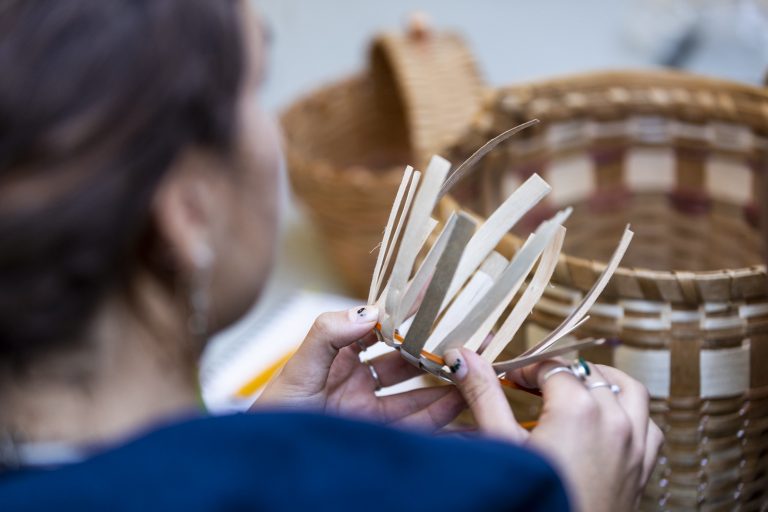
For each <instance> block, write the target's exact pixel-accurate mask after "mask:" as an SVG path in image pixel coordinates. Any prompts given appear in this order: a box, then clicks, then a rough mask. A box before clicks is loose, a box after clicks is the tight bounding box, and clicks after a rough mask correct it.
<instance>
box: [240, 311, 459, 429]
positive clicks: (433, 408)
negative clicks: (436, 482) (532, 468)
mask: <svg viewBox="0 0 768 512" xmlns="http://www.w3.org/2000/svg"><path fill="white" fill-rule="evenodd" d="M378 315H379V313H378V309H377V308H376V307H375V306H366V307H360V308H353V309H351V310H349V311H339V312H334V313H324V314H322V315H320V316H319V317H318V318H317V320H315V323H314V325H313V326H312V328H311V329H310V331H309V334H307V337H306V338H305V340H304V342H303V343H302V345H301V347H299V349H298V351H297V352H296V354H295V355H294V356H293V357H292V358H291V359H290V360H289V361H288V362H287V363H286V365H285V367H284V368H283V370H282V372H281V373H280V374H279V375H278V376H277V377H275V379H273V380H272V382H271V383H270V384H269V385H268V386H267V388H266V389H265V390H264V392H263V393H262V395H261V396H260V397H259V399H258V401H257V402H256V404H255V405H254V408H255V409H258V408H263V407H270V406H272V407H274V406H277V407H289V408H297V409H309V410H320V411H323V412H329V413H335V414H340V415H344V416H355V417H360V418H364V419H369V420H373V421H379V422H383V423H391V424H400V425H406V426H414V427H418V428H425V429H430V430H436V429H439V428H441V427H443V426H445V425H447V424H448V423H449V422H450V421H451V420H453V419H454V418H455V417H456V416H457V415H458V414H459V413H460V412H461V411H462V410H463V409H464V407H465V402H464V399H463V398H462V397H461V394H460V393H459V392H458V390H457V389H456V387H455V386H438V387H427V388H421V389H415V390H412V391H407V392H404V393H399V394H394V395H389V396H384V397H378V396H376V393H375V391H376V390H377V387H378V385H379V384H381V386H384V387H386V386H392V385H394V384H398V383H400V382H403V381H406V380H408V379H410V378H411V377H415V376H417V375H421V374H423V372H422V371H421V370H420V369H418V368H416V367H415V366H413V365H411V364H409V363H408V362H406V361H405V360H404V359H403V358H402V357H401V356H400V354H399V353H397V352H390V353H387V354H384V355H382V356H379V357H376V358H375V359H372V360H371V361H369V364H371V365H373V368H374V370H375V372H372V371H371V370H370V369H369V368H368V366H367V365H366V364H365V363H362V362H361V361H360V352H361V350H362V349H363V347H368V346H370V345H373V344H374V343H376V336H375V335H374V333H373V328H374V326H375V325H376V322H377V321H378ZM374 373H375V374H376V375H378V377H379V381H380V382H376V380H375V377H374Z"/></svg>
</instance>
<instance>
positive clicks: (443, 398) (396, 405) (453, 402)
mask: <svg viewBox="0 0 768 512" xmlns="http://www.w3.org/2000/svg"><path fill="white" fill-rule="evenodd" d="M381 400H382V403H383V404H384V407H385V409H384V410H385V419H386V421H388V422H392V423H393V424H395V425H400V426H408V427H416V428H422V429H427V430H437V429H439V428H442V427H444V426H445V425H447V424H448V423H450V422H451V421H453V420H454V419H455V418H456V416H458V415H459V413H460V412H461V411H463V410H464V409H465V408H466V403H465V402H464V398H462V396H461V393H459V392H458V390H457V389H456V388H455V387H454V386H437V387H429V388H421V389H414V390H412V391H407V392H405V393H399V394H397V395H390V396H387V397H384V398H382V399H381Z"/></svg>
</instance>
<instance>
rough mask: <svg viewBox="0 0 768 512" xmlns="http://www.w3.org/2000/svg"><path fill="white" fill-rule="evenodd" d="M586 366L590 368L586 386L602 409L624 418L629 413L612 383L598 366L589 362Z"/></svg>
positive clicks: (643, 437)
mask: <svg viewBox="0 0 768 512" xmlns="http://www.w3.org/2000/svg"><path fill="white" fill-rule="evenodd" d="M584 364H586V365H587V367H588V368H589V375H588V376H587V378H586V380H585V382H584V385H585V386H587V390H588V391H589V392H590V393H592V396H593V397H594V398H595V400H597V403H598V404H600V407H601V409H603V410H604V411H606V413H608V414H621V415H622V416H626V415H627V413H626V412H625V411H624V408H623V407H622V406H621V404H619V401H618V399H617V398H616V395H615V394H614V393H613V391H612V390H611V387H610V385H611V384H612V382H611V381H610V380H608V378H607V377H606V376H605V374H604V373H603V372H602V371H600V368H599V367H598V366H597V365H595V364H589V363H587V362H584ZM597 384H607V386H605V385H601V386H595V385H597ZM591 386H595V387H591ZM639 439H645V432H643V436H642V437H640V438H639Z"/></svg>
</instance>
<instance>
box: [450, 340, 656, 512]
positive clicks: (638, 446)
mask: <svg viewBox="0 0 768 512" xmlns="http://www.w3.org/2000/svg"><path fill="white" fill-rule="evenodd" d="M445 359H446V363H448V364H449V366H451V367H452V368H453V369H456V371H455V372H454V375H455V377H456V383H457V386H458V387H459V389H460V390H461V392H462V394H463V395H464V398H465V400H466V401H467V403H468V404H469V407H470V409H471V410H472V413H473V414H474V416H475V420H476V421H477V424H478V426H479V428H480V430H481V431H483V432H485V433H486V434H487V435H490V436H492V437H495V438H498V439H504V440H508V441H512V442H515V443H526V444H528V445H530V446H532V447H533V448H534V449H537V450H538V451H539V452H541V453H543V454H544V455H545V456H548V457H549V459H550V460H551V461H552V462H553V463H554V465H555V466H556V467H557V468H558V469H559V473H560V474H561V476H562V478H563V479H564V482H565V484H566V488H567V489H568V493H569V495H570V496H571V500H572V503H573V505H574V506H575V508H576V509H577V510H581V511H590V512H591V511H615V510H633V509H634V508H635V506H636V504H637V502H638V499H639V498H640V495H641V493H642V489H643V487H644V486H645V483H646V482H647V481H648V478H649V476H650V474H651V470H652V469H653V466H654V464H655V462H656V455H657V453H658V450H659V447H660V446H661V443H662V441H663V435H662V433H661V430H660V429H659V427H658V426H656V424H655V423H654V422H653V421H652V420H651V419H650V418H649V416H648V392H647V390H646V389H645V387H644V386H643V385H642V384H640V383H639V382H637V381H636V380H634V379H632V378H631V377H629V376H628V375H626V374H625V373H623V372H621V371H619V370H616V369H615V368H611V367H608V366H602V365H594V364H590V369H591V370H592V374H591V375H590V376H589V377H588V379H587V382H586V383H583V382H581V381H580V380H579V379H578V378H576V377H575V376H574V375H573V374H571V373H569V372H559V373H555V374H551V376H550V377H549V378H547V379H546V381H545V379H544V376H545V375H546V374H547V372H548V371H549V370H551V369H552V368H554V367H557V366H564V365H565V363H562V362H559V361H547V362H545V363H542V364H538V365H533V366H530V367H527V368H524V369H522V370H521V371H518V372H515V373H514V374H509V375H507V378H510V379H512V380H514V381H515V382H517V384H519V385H521V386H524V387H527V388H539V389H541V391H542V396H543V399H544V405H543V409H542V413H541V416H540V418H539V422H538V425H537V427H536V428H534V429H533V430H532V431H531V432H528V431H527V430H525V429H523V428H522V427H521V426H520V425H519V424H518V423H517V421H516V420H515V417H514V415H513V413H512V411H511V409H510V408H509V405H508V402H507V400H506V398H505V396H504V392H503V390H502V389H501V385H500V383H499V380H498V378H497V377H496V374H495V372H494V371H493V369H492V367H491V366H490V365H489V364H488V363H487V362H486V361H485V360H484V359H482V358H481V357H479V356H478V355H477V354H475V353H474V352H472V351H470V350H466V349H458V350H455V351H448V352H447V353H446V354H445ZM457 361H458V364H457ZM595 382H607V383H610V384H616V385H618V386H619V387H620V389H621V391H620V392H619V393H618V394H617V395H615V394H614V393H613V392H612V391H611V389H610V388H609V387H604V386H601V387H596V388H594V389H591V390H590V389H588V387H587V384H589V383H595Z"/></svg>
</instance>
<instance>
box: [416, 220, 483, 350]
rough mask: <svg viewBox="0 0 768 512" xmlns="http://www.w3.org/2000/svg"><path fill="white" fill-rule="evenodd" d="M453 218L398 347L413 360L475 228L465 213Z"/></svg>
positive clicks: (438, 309)
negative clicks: (424, 291)
mask: <svg viewBox="0 0 768 512" xmlns="http://www.w3.org/2000/svg"><path fill="white" fill-rule="evenodd" d="M455 218H456V221H455V222H454V223H453V227H452V229H451V230H450V231H449V232H448V234H447V239H448V240H447V243H446V248H445V250H444V251H441V255H440V259H439V261H438V262H437V265H436V266H435V272H434V277H433V278H432V280H431V281H430V283H429V286H428V287H427V291H426V293H425V295H424V300H423V301H422V303H421V306H420V307H419V309H418V311H417V312H416V318H414V320H413V324H411V327H410V328H409V329H408V334H406V336H405V340H404V341H403V345H402V347H401V350H404V351H405V352H407V353H408V354H411V355H412V356H414V357H415V358H419V357H420V356H421V349H422V348H424V344H425V343H426V341H427V338H428V337H429V333H430V332H431V331H432V326H433V325H434V323H435V320H436V319H437V316H438V314H439V313H440V305H441V304H442V303H443V298H444V297H445V293H446V292H447V291H448V283H450V282H451V277H453V274H454V272H456V267H457V266H458V265H459V260H460V259H461V255H462V253H463V252H464V249H465V247H466V246H467V242H469V239H470V238H471V237H472V234H473V233H474V232H475V227H476V226H477V224H476V223H475V221H474V220H472V218H471V217H470V216H469V215H467V214H465V213H459V214H458V215H457V216H456V217H455ZM430 273H431V272H430Z"/></svg>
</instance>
